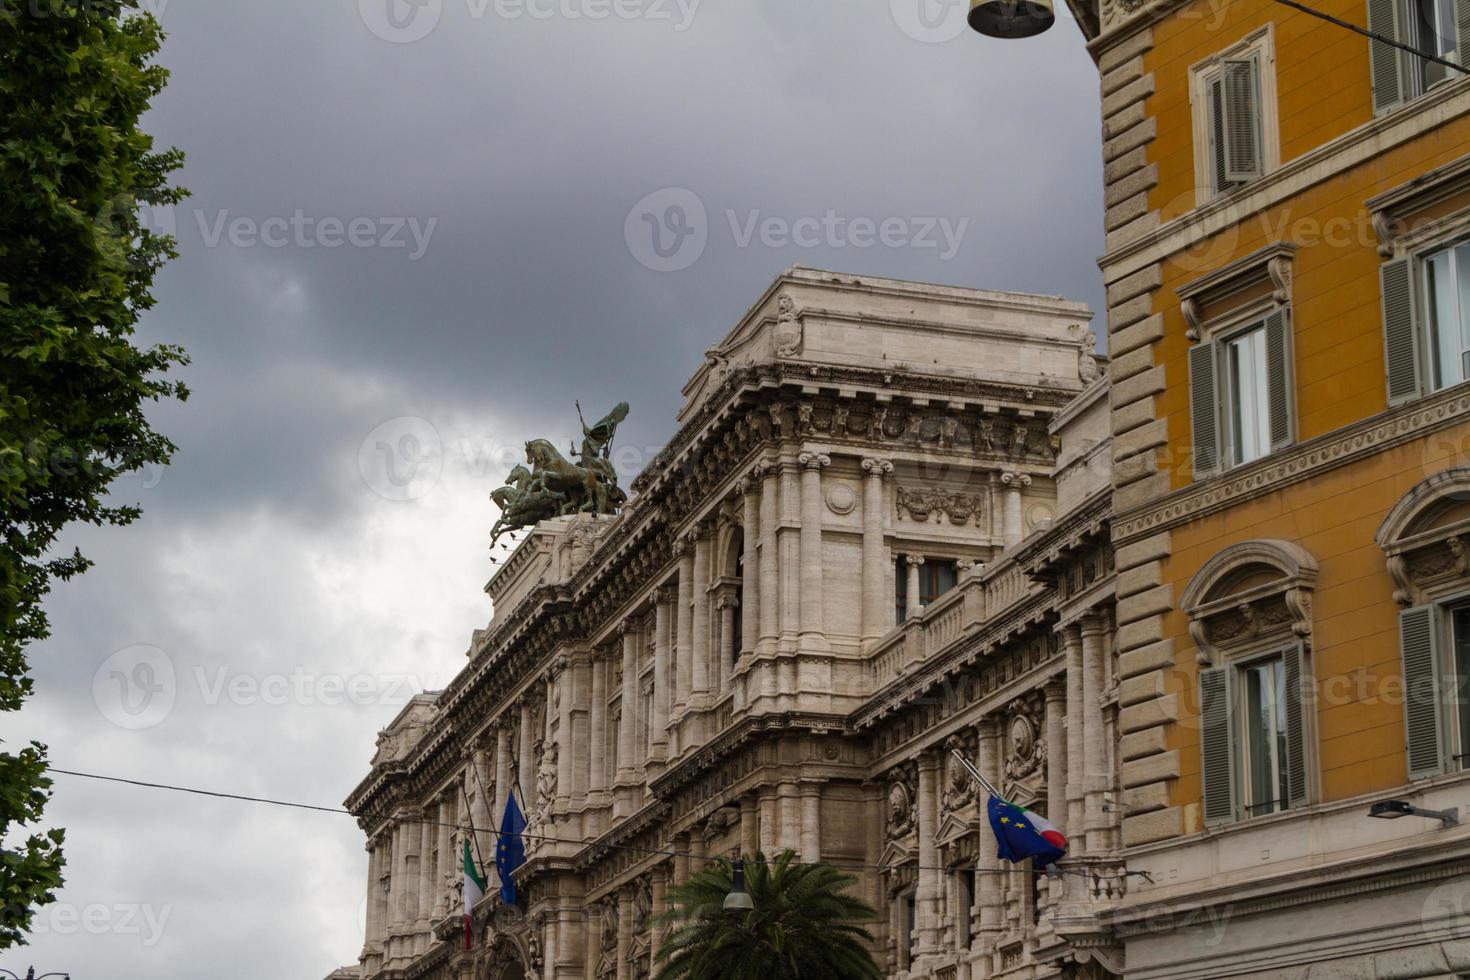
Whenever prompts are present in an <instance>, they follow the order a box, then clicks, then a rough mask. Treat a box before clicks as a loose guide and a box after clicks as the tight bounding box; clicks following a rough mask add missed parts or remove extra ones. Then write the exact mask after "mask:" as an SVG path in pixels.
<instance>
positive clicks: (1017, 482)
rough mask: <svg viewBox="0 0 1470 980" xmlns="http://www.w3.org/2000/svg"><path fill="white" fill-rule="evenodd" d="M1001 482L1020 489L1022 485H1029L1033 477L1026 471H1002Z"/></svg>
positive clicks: (1011, 487)
mask: <svg viewBox="0 0 1470 980" xmlns="http://www.w3.org/2000/svg"><path fill="white" fill-rule="evenodd" d="M1000 482H1001V483H1004V484H1005V485H1006V486H1007V487H1009V488H1010V489H1012V490H1020V489H1021V488H1022V487H1029V486H1030V485H1031V477H1029V476H1027V475H1026V474H1025V473H1002V474H1001V475H1000Z"/></svg>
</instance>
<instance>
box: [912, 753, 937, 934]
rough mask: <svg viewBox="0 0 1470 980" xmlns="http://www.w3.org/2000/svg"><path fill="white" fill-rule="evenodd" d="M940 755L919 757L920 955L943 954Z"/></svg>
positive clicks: (918, 894) (918, 903) (918, 891)
mask: <svg viewBox="0 0 1470 980" xmlns="http://www.w3.org/2000/svg"><path fill="white" fill-rule="evenodd" d="M941 768H942V767H941V766H940V764H939V756H938V755H936V754H935V753H933V752H926V753H924V754H923V755H921V756H919V806H918V831H919V886H918V889H917V890H916V892H915V894H914V899H915V903H914V904H915V906H916V908H917V911H918V920H919V953H920V955H924V954H927V953H937V952H939V946H940V934H941V932H942V930H943V928H944V922H943V919H942V918H941V913H940V908H939V903H940V889H941V888H942V887H943V886H942V884H941V881H940V873H939V848H938V846H937V845H936V844H935V842H934V835H935V833H936V832H937V831H938V830H939V773H940V769H941Z"/></svg>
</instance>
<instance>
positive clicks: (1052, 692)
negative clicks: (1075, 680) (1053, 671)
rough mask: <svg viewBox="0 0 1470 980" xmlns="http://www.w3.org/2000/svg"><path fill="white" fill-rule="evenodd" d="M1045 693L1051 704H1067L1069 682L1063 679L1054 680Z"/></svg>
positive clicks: (1047, 686) (1056, 678) (1055, 678)
mask: <svg viewBox="0 0 1470 980" xmlns="http://www.w3.org/2000/svg"><path fill="white" fill-rule="evenodd" d="M1045 691H1046V700H1047V701H1048V702H1050V703H1065V702H1066V700H1067V682H1066V680H1064V679H1063V678H1061V677H1054V678H1052V680H1051V682H1050V683H1048V684H1047V685H1046V688H1045Z"/></svg>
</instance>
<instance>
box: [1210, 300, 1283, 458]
mask: <svg viewBox="0 0 1470 980" xmlns="http://www.w3.org/2000/svg"><path fill="white" fill-rule="evenodd" d="M1269 316H1270V312H1269V311H1267V312H1264V313H1261V314H1259V315H1258V316H1254V317H1247V318H1243V319H1239V320H1237V321H1236V322H1235V323H1234V325H1233V326H1231V327H1229V328H1226V329H1223V330H1220V331H1218V332H1217V333H1215V335H1214V336H1213V337H1212V338H1211V339H1212V340H1213V342H1214V343H1215V344H1216V345H1217V354H1216V356H1217V358H1218V361H1217V363H1216V365H1215V375H1216V379H1215V380H1216V384H1217V385H1218V386H1219V387H1218V388H1217V390H1218V392H1219V394H1220V398H1219V413H1218V416H1217V418H1216V420H1215V425H1216V427H1217V430H1218V431H1219V433H1220V436H1221V439H1220V442H1221V454H1220V470H1221V472H1225V471H1227V470H1233V469H1235V468H1236V467H1238V466H1245V465H1247V464H1249V463H1254V462H1255V461H1256V460H1258V459H1264V458H1265V457H1267V456H1269V455H1271V433H1270V420H1271V403H1270V397H1271V396H1270V391H1269V387H1270V378H1269V368H1268V367H1267V364H1266V357H1267V354H1266V326H1267V323H1266V321H1267V319H1268V318H1269ZM1253 333H1259V334H1260V335H1261V373H1262V375H1263V377H1264V378H1265V381H1264V384H1263V386H1262V387H1263V389H1266V390H1263V392H1262V395H1263V397H1264V400H1265V404H1263V405H1260V406H1258V407H1259V410H1260V415H1261V417H1262V418H1263V419H1264V420H1265V422H1266V445H1265V448H1264V450H1263V451H1262V452H1261V454H1260V455H1258V456H1253V457H1251V458H1250V459H1238V458H1236V456H1237V453H1236V445H1235V444H1236V441H1237V438H1238V436H1239V433H1237V432H1235V431H1234V426H1235V420H1236V413H1237V409H1238V408H1239V405H1240V403H1241V402H1243V401H1244V399H1242V398H1241V397H1240V393H1239V389H1238V386H1237V384H1236V383H1235V382H1236V379H1235V377H1234V376H1233V371H1232V369H1231V367H1230V358H1229V348H1230V345H1231V344H1232V343H1234V342H1236V341H1239V340H1241V339H1242V338H1244V337H1246V336H1248V335H1250V334H1253Z"/></svg>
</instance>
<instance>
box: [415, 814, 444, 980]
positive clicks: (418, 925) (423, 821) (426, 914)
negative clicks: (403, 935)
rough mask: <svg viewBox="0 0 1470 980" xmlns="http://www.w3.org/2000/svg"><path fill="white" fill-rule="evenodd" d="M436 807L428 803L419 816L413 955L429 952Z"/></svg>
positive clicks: (436, 835)
mask: <svg viewBox="0 0 1470 980" xmlns="http://www.w3.org/2000/svg"><path fill="white" fill-rule="evenodd" d="M437 809H438V808H437V807H436V806H435V805H434V804H433V803H430V804H428V805H427V806H426V807H425V808H424V811H423V814H422V815H421V816H420V818H419V819H420V823H419V874H418V880H417V881H415V882H414V886H415V889H416V890H417V892H418V895H417V900H416V901H415V902H414V905H415V906H417V911H418V915H416V916H415V917H414V930H413V932H414V935H413V949H414V953H415V954H421V953H426V952H428V950H429V939H430V934H429V929H430V915H431V914H432V912H433V911H434V878H435V876H436V873H437V871H438V865H437V864H436V863H435V860H434V843H435V841H436V840H437V838H438V836H439V832H438V828H437V827H435V826H434V823H435V821H434V815H435V813H436V812H437Z"/></svg>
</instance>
